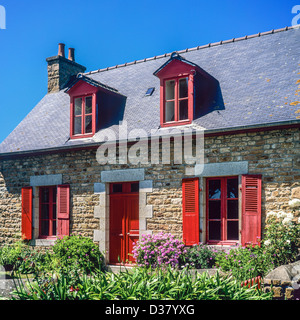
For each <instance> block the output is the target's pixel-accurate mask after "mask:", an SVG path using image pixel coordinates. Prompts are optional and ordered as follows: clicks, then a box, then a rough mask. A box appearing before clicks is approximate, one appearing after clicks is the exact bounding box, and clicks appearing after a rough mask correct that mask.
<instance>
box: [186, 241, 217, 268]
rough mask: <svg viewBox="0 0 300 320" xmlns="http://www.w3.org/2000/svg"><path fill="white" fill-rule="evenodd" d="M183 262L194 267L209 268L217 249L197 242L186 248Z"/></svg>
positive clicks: (213, 262)
mask: <svg viewBox="0 0 300 320" xmlns="http://www.w3.org/2000/svg"><path fill="white" fill-rule="evenodd" d="M186 251H187V252H186V254H185V263H186V264H188V265H189V266H190V267H192V268H196V269H209V268H212V267H213V266H214V265H215V259H216V255H217V252H218V251H217V250H214V249H212V248H211V247H209V246H208V245H205V244H203V243H199V244H197V245H194V246H192V247H189V248H187V249H186Z"/></svg>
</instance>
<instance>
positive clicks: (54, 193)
mask: <svg viewBox="0 0 300 320" xmlns="http://www.w3.org/2000/svg"><path fill="white" fill-rule="evenodd" d="M52 190H53V191H52V194H53V198H52V201H53V203H56V187H55V188H53V189H52Z"/></svg>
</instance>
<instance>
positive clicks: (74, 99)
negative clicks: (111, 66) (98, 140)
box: [65, 74, 124, 139]
mask: <svg viewBox="0 0 300 320" xmlns="http://www.w3.org/2000/svg"><path fill="white" fill-rule="evenodd" d="M65 92H66V93H68V94H69V96H70V138H71V139H79V138H90V137H92V136H94V134H95V133H96V131H97V130H99V128H100V126H101V123H102V125H106V124H107V122H108V121H111V120H110V117H112V116H115V113H116V112H118V111H119V109H117V108H120V104H121V102H120V100H121V99H124V96H122V95H121V94H119V93H118V90H116V89H114V88H112V87H109V86H107V85H105V84H103V83H100V82H98V81H96V80H94V79H91V78H89V77H87V76H85V75H82V74H78V75H77V76H76V78H75V79H73V80H72V81H71V82H70V83H69V85H68V88H67V89H66V90H65ZM116 97H117V98H116ZM99 106H100V107H101V113H100V111H99ZM107 106H109V110H107V109H108V107H107Z"/></svg>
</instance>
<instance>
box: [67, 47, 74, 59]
mask: <svg viewBox="0 0 300 320" xmlns="http://www.w3.org/2000/svg"><path fill="white" fill-rule="evenodd" d="M68 59H69V60H71V61H75V49H74V48H69V57H68Z"/></svg>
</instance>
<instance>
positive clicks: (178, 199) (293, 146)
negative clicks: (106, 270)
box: [0, 128, 300, 249]
mask: <svg viewBox="0 0 300 320" xmlns="http://www.w3.org/2000/svg"><path fill="white" fill-rule="evenodd" d="M299 141H300V131H299V128H290V129H280V130H279V129H278V130H270V131H259V132H248V133H237V134H231V135H218V136H217V135H216V136H207V137H206V138H205V164H216V168H218V166H217V165H218V164H221V163H222V164H226V163H227V164H231V163H239V162H243V163H246V164H247V170H248V172H247V173H249V174H262V177H263V180H262V217H263V219H262V225H263V226H264V219H265V215H266V213H267V212H268V211H269V210H275V211H276V210H285V209H288V201H289V200H290V199H291V198H292V195H295V194H297V192H299V188H300V144H299ZM171 159H172V157H171ZM192 167H193V166H191V165H186V164H174V163H173V161H171V163H170V164H169V165H163V164H157V165H151V164H143V165H141V164H139V165H131V164H123V165H118V164H115V165H99V163H98V162H97V161H96V149H89V150H81V151H66V152H60V153H51V154H50V153H49V154H44V155H36V156H26V157H18V158H11V159H1V160H0V245H4V244H8V243H12V242H13V241H15V240H17V239H18V238H20V236H21V232H20V231H21V188H22V187H25V186H29V185H30V181H31V180H32V177H33V176H43V175H56V176H57V175H61V177H62V183H64V184H70V187H71V206H70V207H71V212H70V232H71V233H74V234H79V233H81V234H82V235H84V236H88V237H90V238H92V239H94V240H95V241H98V242H101V241H107V239H101V237H100V238H99V237H97V235H98V234H99V232H100V231H101V228H107V219H109V215H107V216H106V218H105V219H106V220H105V221H104V220H103V216H101V211H99V210H100V209H99V210H98V209H95V208H97V207H98V208H100V207H101V203H102V207H103V208H104V210H105V208H106V207H107V206H108V205H107V204H105V203H104V202H103V201H104V200H103V199H104V196H101V192H105V188H106V185H107V183H105V182H103V181H102V179H103V177H104V175H102V173H103V172H107V171H112V170H125V169H142V170H143V171H142V172H143V177H142V178H139V179H140V180H142V179H143V180H142V181H143V185H144V186H145V187H147V188H146V189H144V192H143V193H142V192H140V197H143V199H144V200H140V201H144V202H145V203H144V204H143V203H141V202H140V207H141V206H145V207H144V209H147V210H146V211H147V212H146V213H145V216H144V218H145V220H144V222H143V223H144V226H143V229H144V231H145V232H150V233H151V232H155V233H157V232H159V231H166V232H171V233H173V234H174V235H176V236H181V235H182V189H181V184H182V179H183V178H187V177H189V176H187V175H186V173H187V172H188V171H189V170H187V169H191V168H192ZM217 175H218V172H216V176H217ZM147 181H149V183H146V182H147ZM150 182H151V183H150ZM204 184H205V177H201V179H200V187H201V188H202V190H203V186H204ZM102 187H103V188H104V189H103V188H102ZM97 188H100V191H99V190H97ZM101 188H102V189H101ZM101 190H102V191H101ZM204 198H205V195H204V192H200V203H202V202H203V201H204ZM101 199H102V200H101ZM101 201H102V202H101ZM144 209H143V210H144ZM200 215H202V218H203V217H204V215H205V214H204V213H203V210H202V212H200ZM200 220H201V219H200ZM105 224H106V226H105ZM100 233H101V232H100ZM202 240H203V239H202ZM100 248H103V249H104V248H106V247H105V246H103V245H101V244H100Z"/></svg>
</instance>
